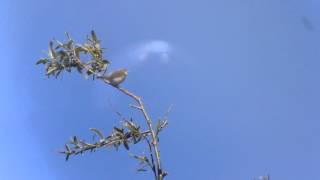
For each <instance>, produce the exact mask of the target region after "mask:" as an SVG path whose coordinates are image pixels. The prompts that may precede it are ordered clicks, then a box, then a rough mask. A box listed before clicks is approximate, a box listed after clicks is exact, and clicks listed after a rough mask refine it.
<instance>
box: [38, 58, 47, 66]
mask: <svg viewBox="0 0 320 180" xmlns="http://www.w3.org/2000/svg"><path fill="white" fill-rule="evenodd" d="M47 62H49V59H47V58H42V59H39V60H38V61H37V63H36V65H38V64H46V63H47Z"/></svg>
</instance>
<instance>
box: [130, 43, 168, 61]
mask: <svg viewBox="0 0 320 180" xmlns="http://www.w3.org/2000/svg"><path fill="white" fill-rule="evenodd" d="M171 51H172V46H171V45H170V44H169V43H168V42H167V41H163V40H149V41H145V42H142V43H138V44H135V45H134V46H132V47H131V48H130V50H129V52H128V53H129V54H128V55H129V56H130V58H132V59H134V60H137V61H138V62H146V61H148V60H149V59H151V58H150V57H151V56H156V57H157V58H156V59H158V60H160V62H162V63H168V62H170V53H171Z"/></svg>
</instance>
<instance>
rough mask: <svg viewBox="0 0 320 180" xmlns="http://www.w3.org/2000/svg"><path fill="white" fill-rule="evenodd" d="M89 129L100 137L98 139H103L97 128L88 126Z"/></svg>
mask: <svg viewBox="0 0 320 180" xmlns="http://www.w3.org/2000/svg"><path fill="white" fill-rule="evenodd" d="M90 130H91V131H93V132H95V133H96V134H97V135H98V136H99V137H100V139H104V135H103V134H102V133H101V132H100V131H99V130H98V129H96V128H90Z"/></svg>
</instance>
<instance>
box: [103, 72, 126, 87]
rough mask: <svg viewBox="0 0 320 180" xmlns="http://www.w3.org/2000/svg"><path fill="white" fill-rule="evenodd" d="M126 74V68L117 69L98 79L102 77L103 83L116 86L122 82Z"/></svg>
mask: <svg viewBox="0 0 320 180" xmlns="http://www.w3.org/2000/svg"><path fill="white" fill-rule="evenodd" d="M127 75H128V70H127V69H125V68H124V69H118V70H116V71H113V72H111V73H110V74H108V75H106V76H100V77H98V78H99V79H102V80H103V81H104V82H105V83H108V84H111V85H112V86H118V85H119V84H120V83H122V82H123V81H124V80H125V79H126V77H127Z"/></svg>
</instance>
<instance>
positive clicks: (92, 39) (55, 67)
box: [36, 31, 109, 78]
mask: <svg viewBox="0 0 320 180" xmlns="http://www.w3.org/2000/svg"><path fill="white" fill-rule="evenodd" d="M66 34H67V40H66V42H60V41H58V40H56V39H54V40H53V41H50V42H49V49H48V52H47V57H46V58H41V59H39V60H38V61H37V62H36V64H37V65H38V64H44V65H45V70H46V75H47V76H48V77H50V76H54V77H56V78H57V77H58V76H59V75H60V73H61V72H63V71H67V72H71V70H72V69H76V70H77V71H78V72H79V73H80V74H83V72H85V73H86V75H87V76H90V75H93V76H95V74H99V73H101V72H105V71H106V70H107V66H108V64H109V61H108V60H107V59H104V58H103V56H102V54H103V50H104V49H103V48H101V45H100V42H101V41H100V40H99V39H98V38H97V36H96V33H95V32H94V31H91V36H88V37H87V39H86V42H85V43H83V44H75V43H74V41H73V39H72V38H71V37H70V35H69V34H68V33H66ZM85 57H87V58H85Z"/></svg>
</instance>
